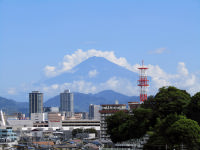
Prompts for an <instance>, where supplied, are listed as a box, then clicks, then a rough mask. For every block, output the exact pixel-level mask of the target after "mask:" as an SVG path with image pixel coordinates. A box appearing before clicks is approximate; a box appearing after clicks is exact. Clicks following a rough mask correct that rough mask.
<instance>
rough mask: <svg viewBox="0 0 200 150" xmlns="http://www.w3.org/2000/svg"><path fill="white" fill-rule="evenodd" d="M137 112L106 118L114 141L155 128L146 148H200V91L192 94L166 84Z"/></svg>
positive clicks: (137, 135)
mask: <svg viewBox="0 0 200 150" xmlns="http://www.w3.org/2000/svg"><path fill="white" fill-rule="evenodd" d="M133 114H134V115H133ZM133 114H126V113H124V112H118V113H116V114H114V115H112V116H110V117H108V118H107V119H106V121H107V124H108V131H107V132H108V134H110V137H111V140H112V141H113V142H114V143H116V142H122V141H126V140H129V139H137V138H140V137H143V136H144V135H145V134H146V133H147V132H148V131H151V132H152V133H153V134H152V135H150V138H149V140H148V142H147V143H146V144H145V146H144V149H148V150H150V149H153V150H156V149H166V147H167V148H168V149H174V148H176V149H180V148H181V146H185V147H188V148H190V149H191V148H192V149H194V150H196V149H198V148H200V147H199V146H200V136H199V135H200V127H199V125H198V123H200V119H199V117H198V116H199V115H200V92H199V93H197V94H195V95H194V96H193V97H192V98H191V96H190V94H188V93H187V92H186V91H184V90H180V89H177V88H175V87H163V88H160V89H159V92H158V93H157V94H156V95H155V97H153V96H150V97H149V98H148V100H147V101H146V102H145V103H144V104H142V105H141V107H140V108H137V109H136V110H133ZM186 116H187V117H188V118H186ZM192 119H194V120H195V121H194V120H192ZM196 121H197V122H198V123H197V122H196Z"/></svg>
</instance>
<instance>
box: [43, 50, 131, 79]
mask: <svg viewBox="0 0 200 150" xmlns="http://www.w3.org/2000/svg"><path fill="white" fill-rule="evenodd" d="M93 56H96V57H104V58H106V59H107V60H109V61H111V62H113V63H115V64H118V65H120V66H122V67H125V68H127V69H129V70H132V69H133V68H132V66H131V65H130V64H128V62H127V61H126V59H125V58H124V57H120V58H117V57H116V56H115V54H114V52H113V51H100V50H96V49H90V50H88V51H83V50H81V49H78V50H77V51H75V52H74V53H73V54H71V55H65V56H64V59H63V61H62V62H61V63H60V64H59V65H58V67H55V66H50V65H47V66H46V67H45V69H44V71H45V75H46V76H47V77H53V76H56V75H59V74H61V73H63V72H66V71H69V70H71V69H72V68H73V67H75V66H76V65H78V64H80V63H81V62H83V61H85V60H86V59H88V58H90V57H93Z"/></svg>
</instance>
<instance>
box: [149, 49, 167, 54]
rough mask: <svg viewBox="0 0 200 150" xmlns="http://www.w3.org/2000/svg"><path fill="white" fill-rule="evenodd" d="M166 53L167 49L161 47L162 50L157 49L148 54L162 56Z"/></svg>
mask: <svg viewBox="0 0 200 150" xmlns="http://www.w3.org/2000/svg"><path fill="white" fill-rule="evenodd" d="M166 51H167V49H166V48H164V47H163V48H158V49H156V50H152V51H149V53H150V54H162V53H164V52H166Z"/></svg>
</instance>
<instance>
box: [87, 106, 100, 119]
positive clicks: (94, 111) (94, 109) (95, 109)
mask: <svg viewBox="0 0 200 150" xmlns="http://www.w3.org/2000/svg"><path fill="white" fill-rule="evenodd" d="M99 110H100V105H93V104H90V106H89V119H91V120H93V119H94V120H100V113H99Z"/></svg>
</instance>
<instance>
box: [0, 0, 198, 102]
mask: <svg viewBox="0 0 200 150" xmlns="http://www.w3.org/2000/svg"><path fill="white" fill-rule="evenodd" d="M0 22H1V23H0V69H1V73H0V83H1V87H0V96H3V97H6V98H12V99H15V100H17V101H27V100H28V93H29V92H31V91H32V90H40V91H41V92H43V93H44V95H45V96H44V97H45V99H47V98H50V97H52V96H55V95H57V94H59V93H60V92H61V91H63V90H64V89H66V88H70V89H71V90H72V91H74V92H82V93H97V92H100V91H102V90H106V89H111V90H114V91H117V92H121V93H123V94H126V95H129V96H138V95H139V92H138V87H137V78H134V77H133V79H132V80H134V81H135V82H133V81H131V79H130V78H127V77H126V76H123V77H122V76H120V77H118V76H116V75H113V76H109V78H107V79H103V80H102V81H101V80H100V78H98V82H94V81H93V80H95V78H97V77H98V75H101V74H102V72H100V71H99V68H98V67H99V66H95V65H96V64H95V63H94V64H93V65H94V69H91V70H88V72H87V75H88V77H87V80H86V77H82V76H81V75H80V77H79V78H77V79H74V80H73V81H66V82H63V83H53V84H44V82H45V81H46V80H49V79H51V78H55V77H56V76H59V75H61V74H63V73H69V72H71V73H75V72H76V71H77V70H76V69H77V68H76V66H78V65H79V64H80V63H82V62H84V61H86V60H87V59H88V58H91V57H94V56H96V57H104V58H105V59H107V60H108V61H110V62H112V63H114V64H117V65H119V66H121V67H123V68H125V69H127V70H129V71H132V72H133V73H134V74H135V75H137V73H138V70H137V67H138V66H139V65H141V61H142V60H144V63H145V65H146V66H147V67H148V68H149V70H148V72H147V73H148V76H149V78H150V87H149V93H148V94H152V95H154V94H155V93H156V92H157V90H158V88H160V87H162V86H168V85H173V86H176V87H178V88H181V89H185V90H187V91H188V92H189V93H190V94H191V95H193V94H194V93H195V92H197V91H200V77H199V75H200V69H199V68H200V62H199V56H200V52H199V49H200V44H199V41H200V28H199V26H200V2H199V1H198V0H192V1H188V0H178V1H173V0H169V1H158V0H152V1H87V0H86V1H62V0H60V1H48V2H47V1H25V0H20V1H14V0H11V1H1V2H0ZM74 68H76V69H74ZM78 69H80V68H78ZM86 69H87V68H81V70H82V71H83V70H86ZM134 74H133V75H134ZM72 75H73V74H72ZM124 84H126V85H128V86H127V87H126V88H124V86H123V85H124Z"/></svg>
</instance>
